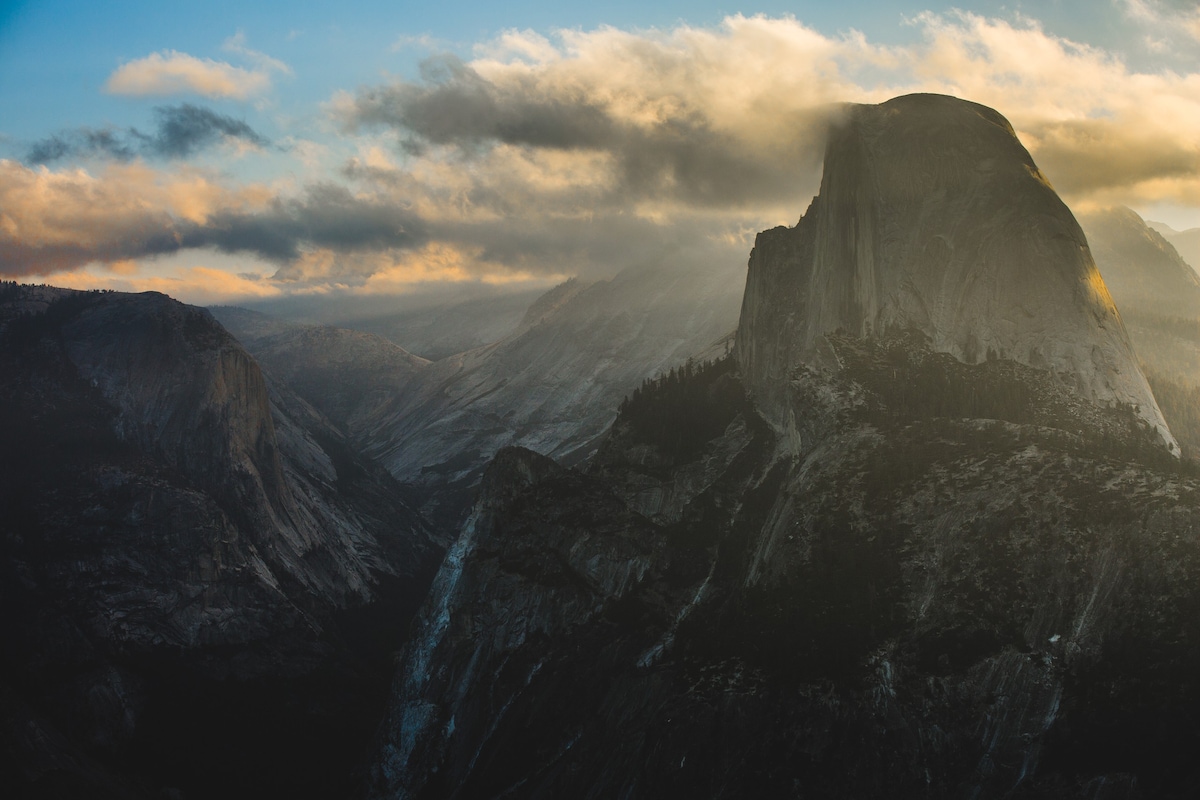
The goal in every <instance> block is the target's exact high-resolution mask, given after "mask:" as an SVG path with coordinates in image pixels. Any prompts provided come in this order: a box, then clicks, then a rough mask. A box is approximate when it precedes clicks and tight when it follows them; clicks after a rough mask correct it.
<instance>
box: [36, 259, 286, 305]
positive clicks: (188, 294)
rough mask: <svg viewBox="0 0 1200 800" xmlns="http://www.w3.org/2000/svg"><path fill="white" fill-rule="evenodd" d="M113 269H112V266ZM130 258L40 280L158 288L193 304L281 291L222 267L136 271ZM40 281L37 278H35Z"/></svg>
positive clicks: (129, 288)
mask: <svg viewBox="0 0 1200 800" xmlns="http://www.w3.org/2000/svg"><path fill="white" fill-rule="evenodd" d="M114 266H115V267H116V269H113V267H114ZM138 273H139V268H138V266H137V265H136V264H133V263H130V262H118V264H116V265H109V269H95V268H89V269H80V270H69V271H65V272H56V273H52V274H50V275H47V276H45V278H44V281H45V282H46V283H49V284H52V285H54V286H62V287H65V288H68V289H112V290H113V291H118V292H162V293H163V294H166V295H170V296H171V297H174V298H176V299H177V300H182V301H184V302H186V303H193V304H196V305H212V304H215V303H235V302H239V301H246V300H263V299H268V298H271V297H278V296H280V295H281V294H282V293H283V292H282V290H281V289H280V287H279V286H277V285H276V284H273V283H271V282H270V281H267V280H261V279H259V280H254V279H251V278H249V277H247V276H245V275H238V274H235V273H232V272H228V271H226V270H223V269H212V268H209V267H181V268H178V269H168V270H165V271H161V272H156V273H155V274H138ZM39 282H41V281H39Z"/></svg>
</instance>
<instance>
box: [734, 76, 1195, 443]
mask: <svg viewBox="0 0 1200 800" xmlns="http://www.w3.org/2000/svg"><path fill="white" fill-rule="evenodd" d="M897 328H900V329H903V328H915V329H917V330H920V331H922V332H923V333H925V334H926V335H927V336H928V337H929V339H930V342H931V344H932V346H933V347H934V348H935V349H936V350H939V351H942V352H947V353H950V354H952V355H954V356H955V357H957V358H959V359H961V360H962V361H965V362H967V363H978V362H980V361H983V360H985V359H987V358H988V357H989V356H994V357H999V358H1007V359H1012V360H1014V361H1018V362H1020V363H1024V364H1028V365H1031V366H1034V367H1039V368H1042V369H1047V370H1050V371H1051V372H1053V373H1054V374H1055V375H1057V376H1058V378H1059V379H1060V380H1061V381H1063V382H1064V383H1066V384H1068V385H1070V386H1072V387H1073V388H1075V389H1076V390H1077V391H1078V392H1080V394H1082V395H1083V396H1084V397H1085V398H1087V399H1089V400H1093V401H1097V402H1100V403H1130V404H1133V405H1135V406H1137V407H1138V410H1139V412H1140V414H1141V416H1142V417H1143V418H1144V419H1145V420H1146V421H1147V422H1149V423H1150V424H1151V425H1152V426H1154V427H1155V428H1156V429H1157V430H1158V431H1159V432H1160V433H1161V434H1162V436H1163V438H1164V439H1165V441H1166V442H1167V445H1168V446H1169V447H1170V448H1171V449H1172V451H1174V452H1177V445H1176V444H1175V442H1174V439H1173V438H1172V437H1171V434H1170V432H1169V431H1168V430H1167V426H1166V423H1165V422H1164V421H1163V418H1162V414H1161V412H1160V411H1159V408H1158V406H1157V404H1156V403H1155V400H1154V397H1153V395H1152V394H1151V391H1150V388H1149V386H1148V385H1147V383H1146V379H1145V377H1144V376H1143V375H1142V373H1141V371H1140V370H1139V368H1138V365H1137V361H1136V359H1135V357H1134V355H1133V351H1132V348H1131V347H1130V344H1129V339H1128V336H1127V334H1126V332H1125V328H1124V325H1123V324H1122V322H1121V318H1120V316H1119V314H1118V313H1117V310H1116V306H1115V305H1114V304H1113V301H1112V298H1111V297H1110V295H1109V293H1108V289H1107V288H1106V287H1105V285H1104V281H1103V279H1102V278H1101V277H1100V273H1099V272H1098V270H1097V269H1096V265H1095V263H1094V262H1093V260H1092V256H1091V253H1090V251H1089V249H1088V244H1087V240H1086V239H1085V237H1084V234H1083V232H1082V231H1081V229H1080V227H1079V225H1078V224H1077V223H1076V221H1075V219H1074V217H1073V216H1072V215H1071V212H1070V211H1069V210H1068V209H1067V207H1066V206H1065V205H1064V204H1063V202H1062V201H1061V200H1060V199H1059V197H1058V195H1057V194H1056V193H1055V192H1054V189H1053V188H1052V187H1051V186H1050V184H1049V183H1048V182H1047V180H1046V179H1045V177H1044V176H1043V175H1042V173H1041V172H1040V171H1039V170H1038V168H1037V166H1036V165H1035V164H1034V162H1033V159H1032V158H1031V157H1030V156H1029V153H1028V152H1027V151H1026V150H1025V148H1024V147H1022V146H1021V143H1020V142H1019V141H1018V140H1017V138H1016V135H1015V134H1014V133H1013V129H1012V127H1011V126H1010V125H1009V124H1008V122H1007V121H1006V120H1005V119H1004V118H1003V117H1002V116H1000V115H999V114H998V113H996V112H995V111H993V110H991V109H989V108H986V107H984V106H980V105H976V104H974V103H969V102H966V101H962V100H957V99H954V98H950V97H943V96H938V95H909V96H906V97H899V98H896V99H894V100H890V101H888V102H886V103H882V104H880V105H877V106H852V107H850V108H849V109H848V112H847V114H846V117H845V119H844V121H843V123H842V124H841V126H840V127H839V128H837V129H836V130H835V131H834V132H833V133H832V135H831V138H830V141H829V144H828V146H827V150H826V154H825V171H824V177H823V178H822V182H821V191H820V194H819V195H818V196H817V197H816V198H814V200H813V202H812V205H811V206H810V207H809V210H808V212H807V213H806V214H805V215H804V217H803V218H802V219H801V220H800V222H799V223H798V224H797V225H796V227H794V228H776V229H774V230H770V231H765V232H763V233H760V234H759V236H758V239H757V241H756V242H755V247H754V251H753V252H752V253H751V256H750V264H749V274H748V277H747V283H746V293H745V297H744V299H743V305H742V316H741V324H740V328H739V331H738V338H737V347H736V351H737V357H738V362H739V365H740V367H741V369H742V373H743V375H744V376H745V379H746V381H747V383H748V384H749V387H750V389H751V390H752V391H753V392H754V394H755V396H756V399H757V400H758V402H759V403H760V404H761V405H762V407H763V410H764V412H765V413H766V414H767V415H768V417H772V418H775V421H776V422H777V423H783V422H785V421H784V420H782V419H780V416H781V415H782V414H783V413H784V404H783V402H782V399H783V395H782V394H781V391H782V389H783V388H784V387H785V386H786V383H787V380H786V379H787V377H788V375H789V374H790V372H791V370H792V369H793V368H794V367H796V366H797V365H798V364H800V363H804V362H810V363H811V362H815V361H821V360H822V359H823V358H825V357H827V356H823V355H822V353H823V352H827V351H826V350H825V347H824V335H825V334H827V333H830V332H832V331H835V330H839V329H841V330H844V331H846V332H849V333H851V334H854V335H867V334H872V333H875V334H878V333H883V332H885V331H887V330H890V329H897Z"/></svg>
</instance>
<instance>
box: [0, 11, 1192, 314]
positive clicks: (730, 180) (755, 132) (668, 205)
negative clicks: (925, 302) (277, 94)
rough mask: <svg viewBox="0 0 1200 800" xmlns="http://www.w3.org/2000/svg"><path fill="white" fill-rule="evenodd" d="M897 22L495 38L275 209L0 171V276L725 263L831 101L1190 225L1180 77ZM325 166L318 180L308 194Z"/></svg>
mask: <svg viewBox="0 0 1200 800" xmlns="http://www.w3.org/2000/svg"><path fill="white" fill-rule="evenodd" d="M1138 3H1140V4H1141V6H1144V8H1145V9H1148V11H1147V12H1146V13H1148V14H1152V15H1153V14H1159V15H1160V16H1159V17H1156V18H1155V19H1160V18H1161V19H1166V17H1163V16H1162V15H1163V14H1165V13H1166V11H1165V10H1164V9H1166V10H1170V9H1168V6H1167V5H1165V4H1163V3H1154V2H1152V0H1138ZM1141 6H1139V7H1141ZM1130 8H1131V9H1132V8H1134V5H1131V6H1130ZM1171 8H1174V9H1175V10H1178V9H1179V8H1180V6H1177V5H1176V6H1171ZM1134 10H1136V9H1134ZM1184 10H1185V11H1187V10H1188V9H1184ZM1131 13H1133V12H1132V11H1131ZM1172 13H1174V12H1172ZM1180 13H1182V12H1180ZM1189 13H1190V12H1189ZM1172 19H1174V18H1172ZM1189 20H1191V16H1188V15H1184V16H1182V17H1179V24H1180V25H1184V24H1185V23H1187V22H1188V21H1189ZM910 22H911V24H912V25H913V27H914V30H915V31H916V32H917V33H918V34H919V36H918V37H917V40H916V41H915V42H914V43H912V44H908V45H904V46H890V45H889V46H884V45H880V44H877V43H874V42H872V41H870V40H868V39H867V38H866V37H865V36H863V35H861V34H859V33H856V32H853V31H851V32H848V33H846V34H843V35H838V36H828V35H825V34H822V33H820V32H818V31H816V30H814V29H812V28H809V27H807V26H805V25H804V24H803V23H802V22H800V21H797V20H796V19H793V18H782V19H768V18H765V17H744V16H733V17H729V18H727V19H726V20H725V21H724V22H723V23H722V24H721V25H719V26H717V27H714V28H698V27H692V26H678V27H675V28H671V29H668V30H650V31H636V32H632V31H622V30H617V29H614V28H599V29H596V30H592V31H579V30H574V31H560V32H556V33H554V34H552V35H550V36H546V35H543V34H540V33H536V32H530V31H509V32H506V33H504V34H503V35H501V36H499V37H498V38H496V39H495V40H494V41H491V42H487V43H484V44H483V45H481V46H480V47H478V48H477V50H476V53H475V58H474V59H473V60H471V61H466V62H465V61H462V60H458V59H455V58H453V57H449V56H440V57H434V58H432V59H430V60H428V61H427V62H426V63H425V65H424V66H423V74H422V77H421V79H420V80H392V81H388V82H385V83H382V84H380V85H377V86H374V87H365V88H362V89H360V90H358V91H357V92H355V93H340V94H338V95H337V96H335V97H334V99H333V100H332V102H331V103H330V104H329V107H328V110H329V111H330V113H331V115H332V117H333V118H334V120H335V121H336V122H337V123H339V125H340V131H341V133H342V134H343V135H344V136H345V137H346V138H345V139H343V140H342V141H329V142H326V143H322V144H319V145H318V144H316V143H312V142H308V143H306V144H305V146H304V147H301V146H300V144H296V146H295V147H293V150H294V151H295V152H294V153H293V157H295V158H298V159H300V160H301V161H303V162H304V167H305V172H304V173H303V174H304V175H305V176H306V177H307V179H308V180H309V181H311V182H310V183H308V184H307V185H304V186H299V187H289V188H287V189H284V188H280V187H281V186H282V184H280V186H276V187H275V188H274V189H267V188H266V187H263V186H242V187H239V186H237V185H235V184H233V183H231V181H230V180H229V179H228V178H223V179H218V178H215V177H213V176H212V175H211V174H208V173H203V172H198V171H195V170H192V171H189V170H188V169H187V168H184V167H181V168H178V169H174V170H172V171H154V170H151V169H149V168H148V167H146V166H145V165H143V164H141V163H140V162H137V161H132V162H131V163H129V164H126V165H124V166H120V165H118V166H111V167H108V168H105V169H103V170H101V171H99V172H94V173H87V172H82V171H80V170H74V171H72V170H63V171H59V172H50V171H47V170H44V169H40V170H39V169H31V168H28V167H24V166H22V165H20V164H15V163H13V162H0V272H5V273H7V274H22V273H37V274H46V273H48V272H54V271H59V272H61V271H63V270H69V269H79V268H81V267H82V266H83V265H84V264H88V263H91V262H104V263H110V264H111V263H116V262H121V261H126V260H137V261H139V263H142V262H145V261H146V260H147V259H152V258H154V257H155V256H156V255H159V254H171V253H176V252H179V251H181V250H189V249H198V248H209V249H210V250H214V251H220V252H223V253H238V254H245V255H246V256H247V257H251V258H254V259H257V260H258V261H259V262H260V263H265V264H269V265H270V266H271V269H272V270H273V273H274V274H273V278H272V280H271V281H270V283H271V285H272V286H273V287H275V288H273V289H272V291H276V290H278V291H287V292H294V291H321V290H324V289H332V290H346V291H392V290H401V289H400V287H403V286H408V285H413V284H417V283H429V282H458V281H464V280H469V281H480V280H498V281H504V280H540V279H542V278H548V277H550V276H557V275H563V274H588V275H595V276H598V275H602V274H605V273H611V272H614V271H616V270H617V269H620V268H622V267H625V266H628V265H631V264H638V263H656V262H661V261H677V262H687V263H693V262H694V263H700V262H705V263H716V262H721V263H726V262H729V263H732V262H735V261H738V260H741V259H744V258H745V251H746V248H747V246H748V244H749V242H750V241H751V239H752V234H753V232H754V231H757V230H761V229H763V228H766V227H770V226H774V225H778V224H791V223H794V222H795V220H796V218H797V217H798V216H799V214H800V213H801V212H802V211H803V209H804V207H805V206H806V205H807V203H808V200H809V198H810V197H811V196H812V195H813V194H814V193H815V191H816V188H817V182H818V179H819V170H820V162H821V156H822V153H823V148H824V138H825V132H826V131H827V129H828V126H829V125H830V124H831V123H832V122H835V121H836V119H837V118H838V115H839V113H840V111H841V108H842V105H841V104H842V103H845V102H880V101H883V100H885V99H888V98H890V97H893V96H895V95H898V94H904V93H908V92H916V91H933V92H941V93H945V94H951V95H956V96H959V97H964V98H968V99H971V100H974V101H976V102H980V103H983V104H986V105H989V106H992V107H994V108H996V109H997V110H999V111H1000V112H1001V113H1002V114H1004V115H1005V116H1007V117H1008V118H1009V120H1010V121H1011V122H1012V123H1013V125H1014V127H1015V129H1016V130H1017V132H1018V135H1019V136H1020V137H1021V139H1022V141H1023V142H1024V143H1025V145H1026V146H1027V147H1029V149H1030V150H1031V152H1032V153H1033V155H1034V158H1035V159H1036V160H1037V161H1038V164H1039V165H1040V167H1041V168H1042V171H1043V172H1044V173H1045V174H1046V176H1047V177H1048V178H1049V180H1050V181H1051V182H1052V183H1053V184H1054V186H1055V187H1056V188H1057V189H1058V190H1059V192H1061V193H1062V194H1063V195H1064V197H1065V198H1066V199H1067V200H1068V202H1070V203H1072V204H1074V205H1077V206H1080V207H1083V206H1088V205H1098V204H1111V203H1126V204H1132V205H1135V206H1136V205H1139V204H1141V205H1148V204H1154V203H1175V204H1180V205H1186V206H1191V207H1194V208H1197V209H1200V137H1198V136H1197V134H1196V131H1200V73H1196V72H1186V71H1171V70H1166V69H1163V70H1158V71H1147V70H1141V71H1139V70H1138V69H1134V68H1133V67H1131V66H1129V64H1128V63H1126V62H1125V61H1124V60H1123V59H1122V58H1121V57H1120V56H1118V55H1116V54H1114V53H1112V52H1108V51H1105V50H1103V49H1100V48H1096V47H1092V46H1088V45H1085V44H1081V43H1078V42H1072V41H1069V40H1066V39H1063V38H1061V37H1057V36H1054V35H1052V34H1050V33H1047V32H1046V31H1045V30H1044V29H1042V28H1041V27H1040V26H1039V25H1038V24H1037V23H1036V22H1034V21H1030V20H1027V19H1023V18H1016V19H1015V20H1002V19H996V18H989V17H983V16H980V15H975V14H968V13H957V12H956V13H949V14H942V15H939V14H932V13H925V14H921V15H919V16H917V17H915V18H913V19H912V20H911V21H910ZM1131 24H1135V23H1131ZM1136 24H1145V25H1149V24H1150V23H1149V22H1145V23H1143V22H1137V23H1136ZM227 49H229V50H230V51H231V52H234V53H237V54H238V55H240V56H242V57H244V58H246V59H248V62H247V63H254V64H255V65H256V66H255V69H257V70H258V71H260V72H262V73H263V74H264V75H266V74H268V73H270V72H271V71H272V70H279V69H281V68H282V67H279V66H272V65H271V63H270V60H269V59H267V57H265V56H262V54H256V53H254V51H250V50H249V49H248V48H246V47H245V44H244V40H242V39H237V38H235V39H234V40H231V42H230V43H227ZM168 55H170V57H171V58H173V57H174V54H168ZM189 58H190V57H189ZM255 59H257V61H256V60H255ZM264 59H266V60H264ZM166 60H170V59H169V58H168V57H167V56H160V58H159V61H160V62H161V61H166ZM181 63H182V62H181ZM214 63H215V62H214ZM126 66H129V65H126ZM226 66H228V65H226ZM237 69H240V68H237ZM243 71H246V70H243ZM339 151H340V152H341V153H343V154H344V153H347V152H352V153H354V154H355V155H353V156H352V157H350V158H344V156H338V155H336V154H337V153H338V152H339ZM338 158H343V159H344V160H343V161H342V162H341V168H340V172H337V173H332V174H331V173H329V172H324V171H320V170H324V169H326V168H327V165H329V164H330V163H331V162H333V161H334V159H338Z"/></svg>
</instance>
